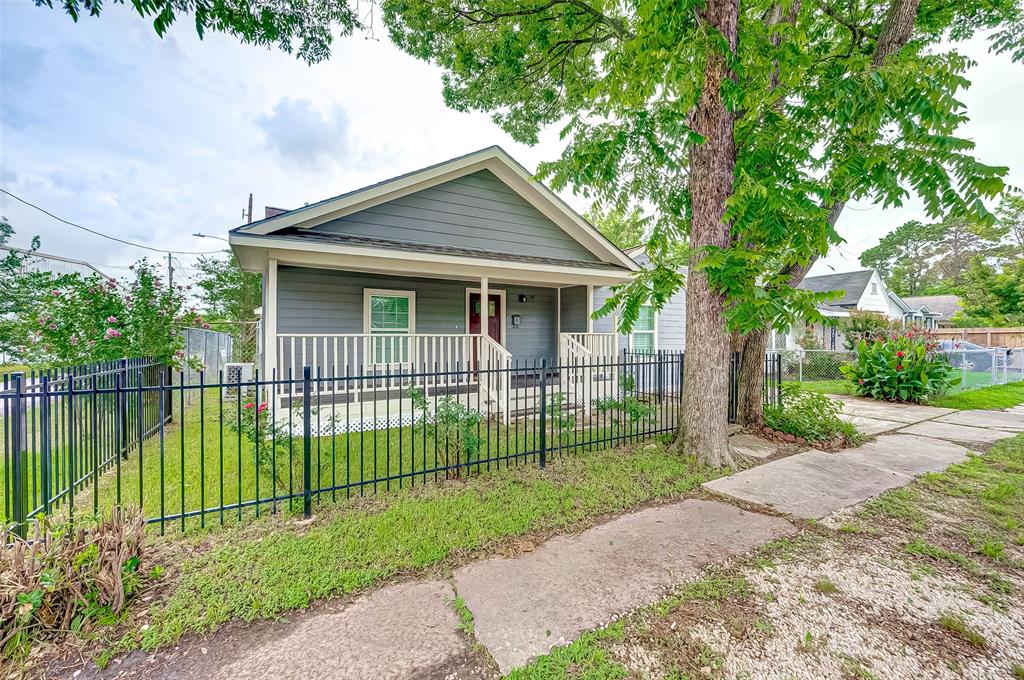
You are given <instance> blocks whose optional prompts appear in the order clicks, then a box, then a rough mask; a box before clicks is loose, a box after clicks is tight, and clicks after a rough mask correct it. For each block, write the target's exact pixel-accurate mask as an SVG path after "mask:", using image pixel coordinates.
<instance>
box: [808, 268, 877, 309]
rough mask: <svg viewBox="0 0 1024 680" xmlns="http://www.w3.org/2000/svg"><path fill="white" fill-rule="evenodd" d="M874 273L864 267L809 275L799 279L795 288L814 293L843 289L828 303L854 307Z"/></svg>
mask: <svg viewBox="0 0 1024 680" xmlns="http://www.w3.org/2000/svg"><path fill="white" fill-rule="evenodd" d="M874 273H875V271H874V270H873V269H864V270H861V271H856V272H841V273H838V274H826V275H824V276H809V277H807V278H805V279H804V280H803V281H801V282H800V285H799V286H797V288H801V289H803V290H809V291H812V292H815V293H827V292H828V291H831V290H839V291H843V296H842V297H840V298H839V299H838V300H835V301H833V302H831V303H829V304H831V305H834V306H837V307H848V306H849V307H855V306H856V305H857V303H858V302H860V299H861V297H862V296H863V295H864V289H865V288H867V287H868V283H869V282H870V281H871V277H872V275H874Z"/></svg>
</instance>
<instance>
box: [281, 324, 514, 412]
mask: <svg viewBox="0 0 1024 680" xmlns="http://www.w3.org/2000/svg"><path fill="white" fill-rule="evenodd" d="M511 365H512V355H511V354H509V352H508V351H507V350H506V349H505V348H504V347H502V346H501V344H500V343H498V342H495V341H494V340H492V339H491V338H490V337H487V336H484V335H481V334H473V335H467V334H433V333H414V334H400V333H387V334H383V333H382V334H378V333H373V334H370V333H349V334H321V335H308V334H304V333H285V334H280V335H278V336H277V379H278V380H282V381H291V383H290V384H282V385H279V386H278V390H277V395H278V396H279V397H287V396H289V395H294V394H296V393H297V392H300V391H301V384H296V383H295V381H299V380H301V378H302V371H303V368H304V367H305V366H309V367H310V368H311V369H312V374H313V378H314V380H318V379H319V380H318V383H317V385H318V391H319V393H320V394H321V395H345V396H346V397H350V398H351V399H353V400H356V401H362V400H365V399H367V398H373V397H372V396H369V395H370V393H372V392H376V393H378V395H380V393H381V392H383V393H387V392H388V390H392V389H408V388H409V387H420V388H424V389H431V390H441V391H446V390H450V391H453V392H454V391H459V390H466V389H469V388H473V387H475V388H477V389H480V390H481V395H483V396H484V401H485V402H487V404H488V411H489V412H497V411H498V410H501V411H505V410H507V409H505V404H506V403H507V395H508V394H509V392H508V388H509V372H510V371H509V370H508V369H510V368H511ZM481 376H483V378H481ZM324 378H327V380H323V379H324ZM481 406H483V403H481ZM506 417H507V414H506Z"/></svg>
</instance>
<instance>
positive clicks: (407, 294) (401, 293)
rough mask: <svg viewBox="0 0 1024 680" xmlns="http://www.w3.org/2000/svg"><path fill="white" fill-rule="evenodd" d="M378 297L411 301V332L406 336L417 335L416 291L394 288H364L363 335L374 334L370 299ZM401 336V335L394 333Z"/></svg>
mask: <svg viewBox="0 0 1024 680" xmlns="http://www.w3.org/2000/svg"><path fill="white" fill-rule="evenodd" d="M375 295H376V296H378V297H404V298H408V299H409V330H408V331H407V332H406V333H405V335H414V334H415V333H416V291H414V290H397V289H392V288H363V333H366V334H367V335H370V334H372V332H373V331H372V330H371V328H370V298H371V297H373V296H375ZM394 335H399V333H394Z"/></svg>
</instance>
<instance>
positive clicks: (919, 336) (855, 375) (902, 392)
mask: <svg viewBox="0 0 1024 680" xmlns="http://www.w3.org/2000/svg"><path fill="white" fill-rule="evenodd" d="M936 349H937V345H936V343H935V341H934V339H933V338H932V337H931V334H930V333H922V332H921V331H920V330H916V329H910V330H908V331H907V332H905V333H893V334H892V335H890V336H888V337H884V338H876V339H874V340H861V341H860V342H858V343H857V359H856V361H855V362H853V363H852V364H849V365H846V366H842V367H840V370H841V371H842V372H843V375H845V376H846V377H847V378H848V379H849V380H850V381H852V382H853V386H854V390H855V391H856V393H857V394H859V395H861V396H864V397H871V398H873V399H883V400H885V401H907V402H913V403H918V402H921V401H923V400H924V399H926V398H928V397H930V396H932V395H934V394H942V393H943V392H945V391H946V390H948V389H949V388H950V387H953V386H955V385H958V384H960V378H959V377H954V376H953V369H952V367H951V366H950V364H949V362H948V361H947V360H946V358H945V357H944V356H942V354H940V353H938V352H937V351H936Z"/></svg>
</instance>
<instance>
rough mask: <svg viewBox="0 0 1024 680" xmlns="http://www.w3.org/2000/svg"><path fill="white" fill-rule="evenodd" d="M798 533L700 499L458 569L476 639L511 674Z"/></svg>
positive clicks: (769, 519) (761, 517) (459, 585)
mask: <svg viewBox="0 0 1024 680" xmlns="http://www.w3.org/2000/svg"><path fill="white" fill-rule="evenodd" d="M793 533H795V528H794V527H793V525H792V524H790V523H789V522H786V521H785V520H782V519H779V518H777V517H766V516H764V515H758V514H754V513H749V512H745V511H743V510H740V509H739V508H736V507H733V506H730V505H726V504H724V503H715V502H710V501H702V500H686V501H682V502H680V503H673V504H672V505H665V506H661V507H656V508H649V509H646V510H641V511H640V512H637V513H633V514H630V515H624V516H622V517H619V518H617V519H614V520H612V521H610V522H608V523H606V524H602V525H600V526H597V527H594V528H592V529H588V530H587V531H585V532H583V533H582V534H580V535H578V536H562V537H557V538H553V539H551V540H549V541H548V542H546V543H544V544H543V545H542V546H541V547H540V548H538V549H537V550H536V551H535V552H532V553H529V554H527V555H524V556H521V557H518V558H514V559H512V558H504V557H496V558H491V559H487V560H483V561H481V562H476V563H473V564H470V565H467V566H465V567H462V568H460V569H458V570H456V572H455V582H456V589H457V590H458V592H459V595H460V596H461V597H462V598H463V599H464V600H465V602H466V605H467V606H468V607H469V610H470V611H471V612H473V617H474V625H475V632H476V637H477V639H478V640H479V641H480V642H481V643H483V645H484V646H485V647H486V648H487V650H488V651H489V652H490V653H491V655H492V656H493V657H494V660H495V661H496V662H497V663H498V667H499V668H500V669H501V672H502V673H507V672H509V671H510V670H512V669H513V668H517V667H519V666H522V665H524V664H526V663H528V662H529V661H530V660H532V659H534V658H536V657H538V656H540V655H542V654H545V653H547V652H548V650H550V649H551V648H552V647H554V646H557V645H564V644H567V643H569V642H572V641H573V640H575V639H576V638H577V637H579V635H580V634H581V633H583V632H584V631H587V630H591V629H593V628H596V627H598V626H600V625H602V624H604V623H607V622H609V621H611V620H612V619H613V618H614V617H615V616H616V615H617V614H621V613H623V612H625V611H628V610H631V609H634V608H636V607H640V606H644V605H647V604H650V603H652V602H655V601H657V600H658V599H659V598H661V597H663V596H664V595H665V593H666V591H667V590H668V589H669V588H671V587H673V586H675V585H678V584H680V583H682V582H683V581H685V580H686V578H687V577H688V576H692V575H694V574H696V573H697V572H698V570H699V569H700V568H701V567H703V566H704V565H706V564H708V563H711V562H715V561H721V560H724V559H727V558H729V557H731V556H733V555H737V554H740V553H742V552H745V551H747V550H749V549H751V548H754V547H756V546H759V545H761V544H763V543H766V542H768V541H771V540H773V539H775V538H779V537H781V536H787V535H791V534H793Z"/></svg>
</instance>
